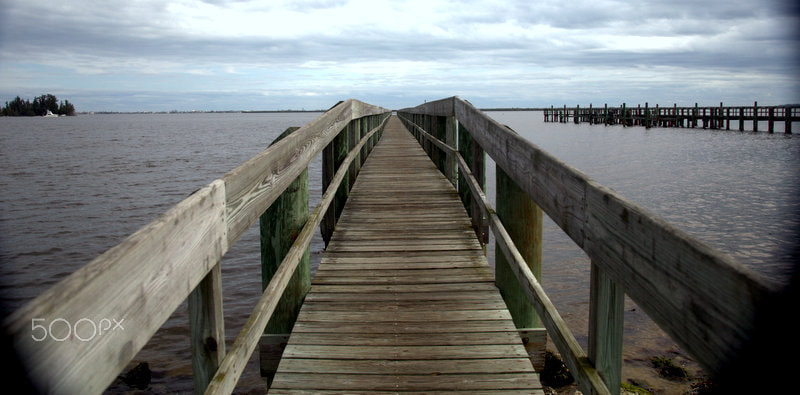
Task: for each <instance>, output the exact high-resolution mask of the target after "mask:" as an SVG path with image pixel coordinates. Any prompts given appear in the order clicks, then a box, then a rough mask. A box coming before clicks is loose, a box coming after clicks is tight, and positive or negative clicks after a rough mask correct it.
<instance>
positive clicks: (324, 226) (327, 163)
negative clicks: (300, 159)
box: [319, 141, 336, 248]
mask: <svg viewBox="0 0 800 395" xmlns="http://www.w3.org/2000/svg"><path fill="white" fill-rule="evenodd" d="M333 151H334V148H333V141H331V142H330V143H329V144H328V145H327V146H326V147H325V148H324V149H323V150H322V193H325V191H327V190H328V186H329V185H330V182H331V179H333V175H334V174H336V169H335V168H334V165H333ZM335 226H336V209H335V208H334V206H333V205H331V206H330V207H328V211H326V212H325V216H324V217H323V218H322V222H321V223H320V225H319V232H320V234H321V235H322V241H324V242H325V248H327V247H328V243H329V242H330V241H331V235H333V228H334V227H335Z"/></svg>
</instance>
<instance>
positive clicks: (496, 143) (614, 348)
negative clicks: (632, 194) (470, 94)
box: [398, 97, 774, 393]
mask: <svg viewBox="0 0 800 395" xmlns="http://www.w3.org/2000/svg"><path fill="white" fill-rule="evenodd" d="M398 115H399V116H400V117H401V119H402V120H403V121H404V122H405V123H406V125H407V126H408V128H409V130H412V132H413V133H414V134H415V136H417V138H418V139H419V140H420V142H421V144H422V145H423V147H424V148H425V149H426V151H427V152H428V153H429V155H430V156H431V158H432V159H433V160H434V162H435V163H437V165H438V166H439V168H440V169H441V170H442V172H443V173H444V174H445V175H447V177H448V178H449V179H450V180H451V181H452V182H453V183H454V184H457V187H458V189H459V191H460V193H461V194H462V199H463V201H464V202H465V206H466V207H467V209H468V210H469V211H470V212H471V214H472V216H473V226H474V227H475V229H476V232H477V234H478V236H479V237H480V238H481V239H483V240H487V239H486V236H485V235H486V228H487V225H488V227H489V228H491V230H492V232H493V233H494V235H495V238H496V240H497V247H498V248H497V251H500V253H498V254H497V259H496V261H497V263H496V272H497V274H496V276H497V284H498V287H499V288H500V290H501V293H502V294H503V297H504V299H505V300H506V302H507V304H508V305H509V309H510V310H511V313H512V315H513V316H514V320H515V323H516V324H517V327H518V328H520V327H522V326H527V325H531V324H533V325H536V323H537V319H536V318H525V317H526V316H528V317H529V315H530V314H529V313H527V312H525V311H524V309H522V308H521V309H520V310H517V309H516V308H514V307H512V306H514V305H519V303H520V300H524V301H525V303H526V304H529V305H530V306H532V308H533V310H535V312H536V314H537V315H538V317H540V319H541V322H542V323H543V324H544V327H545V328H546V329H547V332H548V334H549V335H550V336H551V338H552V339H553V342H554V344H555V345H556V347H557V348H558V351H559V352H560V354H561V355H562V357H563V358H564V360H565V362H566V364H567V366H568V367H569V369H570V371H571V372H572V374H573V376H575V377H576V380H577V382H578V385H579V387H580V388H581V391H583V392H584V393H608V392H611V393H618V392H619V388H620V380H621V378H620V374H621V365H622V330H623V303H624V295H625V294H627V295H629V296H630V297H631V298H632V299H633V300H634V301H635V302H636V303H637V304H638V305H639V306H640V307H641V308H642V309H643V310H644V311H645V312H646V313H647V314H648V315H649V316H650V318H652V319H653V321H654V322H656V324H658V325H659V326H660V327H661V328H662V329H663V330H664V331H665V332H666V333H667V334H668V335H669V336H670V337H671V338H672V339H673V340H675V341H676V342H677V343H678V344H679V345H680V346H681V348H682V349H683V350H685V351H686V352H687V353H689V354H690V355H691V356H692V357H693V358H694V359H695V360H697V361H698V362H699V363H700V364H701V365H702V366H703V367H704V368H705V369H706V371H708V372H709V373H710V374H712V375H723V374H725V373H726V372H728V371H729V370H728V369H730V368H731V367H732V365H733V364H737V363H740V361H739V360H738V356H739V354H740V353H741V352H742V351H743V350H744V349H745V348H747V347H749V346H750V344H749V342H751V341H752V335H753V331H754V327H755V324H756V321H757V319H756V307H757V305H758V304H759V303H760V302H763V301H764V299H765V298H766V297H767V296H768V295H769V294H771V293H772V292H773V291H774V287H773V285H772V284H770V283H768V282H767V281H766V280H764V279H763V278H762V277H760V276H759V275H757V274H756V273H754V272H752V271H751V270H749V269H747V268H745V267H744V266H742V265H741V264H739V263H738V262H736V261H735V260H734V259H733V258H731V257H730V256H729V255H726V254H724V253H722V252H719V251H717V250H715V249H713V248H711V247H709V246H707V245H706V244H704V243H703V242H701V241H699V240H697V239H696V238H694V237H692V236H691V235H689V234H687V233H685V232H683V231H681V230H680V229H678V228H676V227H675V226H673V225H670V224H669V223H667V222H666V221H664V220H663V219H661V218H659V217H658V216H656V215H655V214H652V213H650V212H648V211H647V210H645V209H644V208H642V207H640V206H638V205H636V204H634V203H632V202H630V201H628V200H627V199H625V198H624V197H622V196H621V195H619V194H618V193H617V192H615V191H614V190H612V189H610V188H608V187H605V186H603V185H600V184H598V183H597V182H595V181H594V180H592V179H591V178H589V177H588V176H586V175H585V174H583V173H581V172H580V171H578V170H576V169H574V168H572V167H571V166H569V165H568V164H566V163H564V162H562V161H560V160H559V159H558V158H555V157H553V156H552V155H550V154H549V153H547V152H545V151H544V150H542V149H541V148H539V147H537V146H536V145H535V144H533V143H531V142H529V141H527V140H525V139H524V138H522V137H521V136H519V135H518V134H517V133H515V132H514V131H512V130H511V129H509V128H508V127H506V126H504V125H501V124H499V123H498V122H497V121H495V120H493V119H492V118H490V117H488V116H486V115H485V114H484V113H482V112H481V111H479V110H477V109H476V108H475V107H474V106H472V105H471V104H470V103H469V102H467V101H465V100H462V99H460V98H458V97H452V98H447V99H442V100H438V101H434V102H428V103H425V104H422V105H419V106H417V107H413V108H406V109H403V110H400V111H398ZM456 142H458V143H457V144H456ZM484 152H485V154H488V155H489V156H490V157H491V158H492V159H493V160H494V162H495V163H496V165H497V184H498V185H497V194H498V195H497V206H498V208H497V210H496V211H495V210H494V209H493V208H492V207H491V206H490V205H489V203H488V201H487V200H486V197H485V195H484V191H485V175H484V174H485V170H484V155H485V154H484ZM542 211H543V212H544V213H546V214H547V215H548V216H549V217H550V218H551V219H552V220H553V221H554V222H555V223H556V224H558V226H560V227H561V229H562V230H563V231H564V232H565V233H566V234H567V235H568V236H569V237H570V238H571V239H572V240H573V241H574V242H575V243H576V244H577V245H578V246H579V247H581V248H582V249H583V250H584V252H585V253H586V254H587V255H588V257H589V258H590V259H591V290H590V317H589V341H588V343H589V344H588V346H589V350H588V354H587V353H586V352H584V351H583V350H582V348H581V347H580V345H579V344H578V342H577V341H576V340H575V338H574V336H573V335H572V334H571V332H570V331H569V329H568V328H567V326H566V324H565V323H564V321H563V320H562V319H561V317H560V316H559V314H558V312H557V311H556V309H555V306H554V305H553V304H552V303H551V302H550V300H549V298H548V297H547V295H546V294H545V292H544V290H543V288H542V287H541V285H540V283H539V278H538V277H539V275H538V273H539V272H540V271H541V270H542V267H541V248H542V246H541V224H542V222H541V213H542ZM506 266H507V267H506ZM509 270H510V271H511V272H513V274H514V275H515V276H516V279H514V281H508V276H507V272H508V271H509ZM520 317H522V318H520Z"/></svg>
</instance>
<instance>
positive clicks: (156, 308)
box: [3, 100, 389, 394]
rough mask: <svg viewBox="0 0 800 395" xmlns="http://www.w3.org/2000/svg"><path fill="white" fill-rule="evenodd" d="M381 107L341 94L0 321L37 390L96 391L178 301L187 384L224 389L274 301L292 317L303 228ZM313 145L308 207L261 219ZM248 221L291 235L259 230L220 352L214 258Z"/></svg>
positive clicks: (352, 168)
mask: <svg viewBox="0 0 800 395" xmlns="http://www.w3.org/2000/svg"><path fill="white" fill-rule="evenodd" d="M388 116H389V111H388V110H386V109H383V108H380V107H376V106H373V105H369V104H366V103H362V102H359V101H356V100H347V101H344V102H340V103H339V104H337V105H336V106H334V107H333V108H331V109H330V110H329V111H327V112H326V113H324V114H323V115H321V116H320V117H318V118H317V119H315V120H314V121H312V122H310V123H309V124H307V125H305V126H303V127H301V128H299V129H297V130H295V131H293V132H292V133H290V134H289V133H287V135H285V136H283V138H282V139H281V140H280V141H277V142H276V143H274V144H273V145H271V146H270V147H269V148H267V149H266V150H264V151H263V152H261V153H259V154H258V155H256V156H255V157H253V158H252V159H250V160H248V161H247V162H245V163H244V164H242V165H240V166H239V167H237V168H235V169H233V170H232V171H230V172H229V173H227V174H225V175H224V176H223V177H222V178H221V179H218V180H215V181H213V182H212V183H210V184H209V185H207V186H206V187H203V188H201V189H199V190H198V191H196V192H194V193H192V194H191V195H190V196H189V197H187V198H186V199H185V200H183V201H182V202H180V203H178V204H177V205H175V206H174V207H172V208H171V209H169V210H168V211H167V212H166V213H164V214H163V215H161V216H160V217H158V218H157V219H156V220H154V221H153V222H151V223H149V224H148V225H146V226H144V227H143V228H141V229H140V230H138V231H137V232H135V233H134V234H132V235H130V236H129V237H127V238H126V239H125V240H123V241H122V242H121V243H120V244H118V245H117V246H115V247H113V248H111V249H110V250H108V251H107V252H105V253H103V254H102V255H100V256H99V257H97V258H95V259H94V260H92V261H91V262H89V263H88V264H87V265H86V266H84V267H82V268H81V269H79V270H77V271H76V272H74V273H72V274H71V275H69V276H68V277H66V278H65V279H64V280H63V281H61V282H59V283H58V284H56V285H55V286H53V287H52V288H50V289H49V290H47V291H46V292H44V293H43V294H41V295H39V296H38V297H37V298H35V299H34V300H32V301H31V302H29V303H27V304H26V305H25V306H23V307H22V308H20V309H19V310H17V311H16V312H14V313H13V314H11V315H10V316H9V317H7V318H6V319H5V320H4V322H3V326H4V328H3V329H4V330H5V332H6V333H8V334H9V335H11V337H12V341H13V344H14V347H15V349H16V350H17V352H18V354H19V355H20V357H21V358H22V362H23V364H24V368H25V369H26V371H27V372H28V373H29V376H30V377H31V378H32V379H33V380H34V381H35V384H37V385H39V386H40V388H39V389H40V390H41V391H43V392H47V393H81V394H93V393H94V394H98V393H101V392H102V391H103V390H105V388H106V387H107V386H108V385H109V384H111V383H112V382H113V381H114V379H115V378H116V377H117V376H118V375H119V373H120V372H121V371H122V370H123V369H124V368H125V366H126V365H127V364H128V362H129V361H131V359H132V358H134V357H135V356H136V354H137V352H139V350H140V349H141V348H142V347H143V346H144V345H145V344H146V343H147V342H148V340H149V339H150V338H151V337H152V336H153V334H155V332H156V331H157V330H158V329H159V328H160V327H161V325H162V324H163V323H164V322H165V321H166V320H167V318H169V316H170V315H171V314H172V313H173V311H175V309H176V308H178V306H179V305H180V304H181V303H182V302H183V301H184V300H187V299H188V304H189V320H190V329H191V347H192V365H193V372H194V380H195V391H196V392H204V391H205V392H207V393H230V392H231V391H233V389H234V386H235V384H236V381H237V380H238V378H239V377H240V375H241V373H242V371H243V368H244V366H245V364H246V362H247V360H248V359H249V357H250V355H251V354H252V352H253V350H254V349H255V347H256V344H257V343H258V341H259V339H260V338H261V336H262V334H263V333H264V329H265V327H266V326H267V324H268V322H269V321H270V317H271V316H272V315H273V313H274V312H275V311H276V310H281V309H283V310H284V312H283V313H282V314H283V315H284V317H287V316H288V317H289V318H284V317H282V318H281V319H280V320H279V321H283V320H287V319H292V318H291V316H292V314H295V316H296V311H297V309H298V308H299V303H301V301H302V296H303V290H307V289H308V285H307V284H303V282H304V281H307V280H308V277H305V279H303V278H302V277H303V276H298V275H297V274H296V273H297V272H299V271H303V270H305V271H308V268H307V267H305V268H303V269H302V270H299V269H297V268H298V266H302V264H301V263H300V262H301V261H302V260H303V256H307V255H308V246H309V243H310V241H311V238H312V236H313V234H314V229H315V228H316V227H317V226H320V224H321V223H322V222H323V220H324V219H325V218H333V221H330V220H328V221H329V222H326V225H324V226H323V233H325V232H328V234H329V233H330V229H327V230H326V227H330V226H333V223H334V222H335V218H336V217H338V214H339V211H338V210H340V209H341V207H343V204H344V203H343V201H342V199H345V198H346V194H347V191H349V187H350V186H351V185H352V181H353V180H354V179H355V176H356V175H357V172H358V169H359V168H360V166H361V163H363V160H364V159H365V157H366V155H367V154H368V153H369V150H370V149H371V148H372V147H373V146H374V145H375V143H376V141H377V139H378V138H379V137H380V133H381V131H382V130H383V126H384V125H385V123H386V120H387V119H388ZM323 151H324V152H323ZM321 152H323V167H324V170H323V173H324V174H323V179H324V184H325V187H326V190H325V193H324V195H323V197H322V199H321V201H320V203H319V205H318V206H317V207H316V209H315V210H314V212H313V213H312V214H311V215H310V216H309V215H308V209H307V204H308V202H307V194H306V195H305V196H306V197H305V199H306V201H305V205H306V210H305V214H304V216H303V217H300V219H299V222H300V224H299V226H297V227H296V228H292V226H291V223H292V221H295V223H296V221H297V220H298V218H288V219H287V218H277V219H276V218H272V217H269V216H267V217H266V218H265V217H264V216H262V214H264V213H265V211H266V210H267V209H268V208H270V207H271V206H273V205H274V204H275V202H277V201H281V199H283V200H284V201H283V202H282V203H281V204H294V205H296V204H301V205H302V202H298V200H301V199H298V197H297V196H302V194H301V195H297V194H296V191H294V190H292V189H293V185H294V186H298V185H297V184H295V183H296V181H297V180H298V179H300V181H301V184H302V182H303V181H302V176H303V174H305V173H306V171H307V168H308V165H309V163H310V162H311V160H312V159H313V158H314V157H316V155H318V154H319V153H321ZM305 188H306V191H307V186H306V187H305ZM300 189H302V187H300ZM287 194H290V196H285V195H287ZM287 212H288V211H287ZM289 217H291V215H290V216H289ZM259 218H261V226H262V229H264V228H265V227H266V228H267V232H266V233H270V234H272V233H281V235H279V236H284V238H288V239H289V240H290V242H288V244H286V245H284V246H283V247H277V248H276V247H274V246H272V245H266V246H265V245H264V244H271V240H269V239H267V240H266V241H264V234H263V233H265V232H262V256H273V258H276V260H277V263H275V262H274V261H273V262H272V263H269V262H267V263H265V264H264V267H265V274H264V278H265V290H264V292H263V295H262V296H261V298H260V299H259V301H258V303H257V305H256V306H255V308H254V309H253V314H252V315H251V316H250V318H249V319H248V321H247V323H246V324H245V326H244V328H243V329H242V332H240V334H239V335H238V337H237V338H236V340H235V341H234V343H233V345H232V347H231V348H230V349H228V350H226V347H225V331H224V319H223V312H222V286H221V281H220V259H221V258H222V256H223V255H224V254H225V253H226V251H228V249H229V248H230V247H231V246H232V245H233V244H234V243H235V242H236V241H237V240H238V239H239V238H240V237H241V236H242V234H243V233H244V232H245V231H246V230H247V229H248V228H249V227H250V226H251V225H252V224H253V223H254V222H255V221H256V220H259ZM278 249H280V250H281V251H277V250H278ZM305 262H306V263H305V265H307V259H306V261H305ZM275 266H277V268H275ZM270 267H271V268H272V269H269V268H270ZM290 283H293V284H294V285H290ZM287 287H289V288H292V287H294V289H295V290H296V291H295V294H294V295H293V298H292V297H290V298H287V297H283V298H282V297H281V295H283V294H284V290H285V289H287ZM298 298H299V299H298ZM287 299H288V300H287ZM279 301H280V303H279ZM281 305H284V306H283V307H282V306H281ZM206 386H208V388H206Z"/></svg>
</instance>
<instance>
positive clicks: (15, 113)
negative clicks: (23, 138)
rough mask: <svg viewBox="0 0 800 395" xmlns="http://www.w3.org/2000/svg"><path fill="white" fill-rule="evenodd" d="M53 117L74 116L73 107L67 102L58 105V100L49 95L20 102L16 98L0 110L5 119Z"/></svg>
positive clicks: (20, 100)
mask: <svg viewBox="0 0 800 395" xmlns="http://www.w3.org/2000/svg"><path fill="white" fill-rule="evenodd" d="M49 114H52V115H50V116H54V115H70V116H71V115H75V106H73V105H72V103H70V102H69V100H63V101H61V102H60V103H59V101H58V99H57V98H56V97H55V96H54V95H51V94H49V93H48V94H46V95H41V96H39V97H37V98H34V99H33V102H31V101H30V100H22V99H21V98H20V97H19V96H17V97H16V98H15V99H14V100H12V101H11V102H6V105H5V106H4V107H3V108H2V109H0V115H2V116H7V117H35V116H47V115H49Z"/></svg>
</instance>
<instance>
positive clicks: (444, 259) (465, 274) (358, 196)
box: [270, 117, 543, 393]
mask: <svg viewBox="0 0 800 395" xmlns="http://www.w3.org/2000/svg"><path fill="white" fill-rule="evenodd" d="M293 390H303V391H311V392H314V393H319V392H323V391H343V392H347V393H353V392H362V391H363V392H368V391H421V392H431V391H454V390H462V391H467V390H483V391H489V390H518V391H526V392H529V393H543V392H542V391H541V384H540V383H539V379H538V375H537V374H536V373H535V372H534V370H533V367H532V366H531V361H530V360H529V359H528V354H527V352H526V350H525V347H524V346H523V343H522V341H521V340H520V335H519V333H518V332H517V330H516V327H515V326H514V323H513V322H512V320H511V315H510V314H509V313H508V310H507V309H506V306H505V304H504V303H503V299H502V298H501V297H500V293H499V292H498V290H497V288H496V287H495V286H494V275H493V274H492V272H491V270H490V269H489V265H488V263H487V261H486V257H485V256H484V252H483V248H482V246H481V244H480V243H479V242H478V239H477V238H476V237H475V233H474V232H473V231H472V227H471V224H470V220H469V218H468V217H467V214H466V211H465V210H464V207H463V206H462V205H461V201H460V199H459V196H458V193H457V192H456V190H455V188H454V187H453V185H452V184H451V183H449V182H448V181H447V179H446V178H445V177H444V175H442V174H441V173H440V172H439V171H438V170H437V168H436V167H435V166H434V164H433V162H431V160H430V159H429V158H428V157H427V156H426V155H425V153H424V152H423V150H422V148H421V147H420V146H419V144H417V143H416V141H414V139H413V138H412V137H411V135H410V134H409V133H408V131H407V130H405V128H404V126H403V125H402V124H401V123H400V121H399V120H398V119H397V118H396V117H394V118H392V119H391V120H389V123H388V125H387V127H386V130H385V131H384V135H383V137H382V138H381V143H380V145H378V146H377V147H376V149H375V150H374V151H373V152H372V153H371V154H370V156H369V158H368V159H367V161H366V162H365V163H364V167H362V169H361V172H360V174H359V176H358V179H357V180H356V182H355V185H354V186H353V189H352V190H351V191H350V198H349V199H348V202H347V205H346V206H345V208H344V213H343V214H342V216H341V218H340V219H339V222H338V223H337V225H336V231H335V232H334V233H333V236H332V238H331V241H330V244H329V245H328V248H327V249H326V251H325V254H324V256H323V258H322V264H321V265H320V267H319V270H318V271H317V274H316V276H315V277H314V280H313V281H312V283H311V290H310V291H309V293H308V295H307V296H306V299H305V302H304V303H303V307H302V309H301V310H300V314H299V316H298V318H297V322H296V323H295V324H294V329H293V330H292V334H291V337H290V339H289V342H288V346H287V347H286V350H285V351H284V352H283V357H282V359H281V361H280V366H279V367H278V372H277V374H276V376H275V379H274V381H273V382H272V386H271V388H270V393H291V392H292V391H293Z"/></svg>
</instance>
